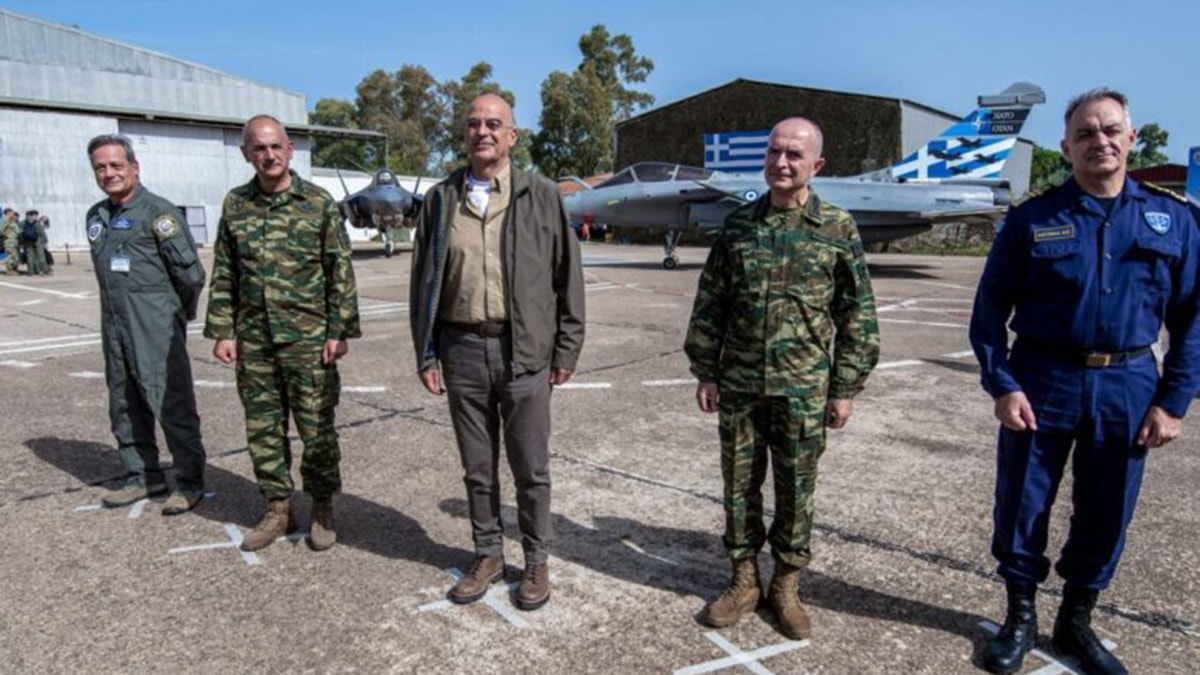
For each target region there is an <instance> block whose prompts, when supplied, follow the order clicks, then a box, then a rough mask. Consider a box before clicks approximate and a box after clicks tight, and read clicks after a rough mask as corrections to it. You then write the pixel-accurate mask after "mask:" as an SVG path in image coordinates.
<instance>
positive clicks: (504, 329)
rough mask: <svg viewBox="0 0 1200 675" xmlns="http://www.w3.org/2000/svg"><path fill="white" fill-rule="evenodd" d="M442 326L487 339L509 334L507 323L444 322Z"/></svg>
mask: <svg viewBox="0 0 1200 675" xmlns="http://www.w3.org/2000/svg"><path fill="white" fill-rule="evenodd" d="M442 325H443V326H449V327H450V328H453V329H454V330H461V331H462V332H464V333H474V334H475V335H478V336H479V337H485V338H497V337H500V336H502V335H505V334H507V333H508V322H507V321H484V322H483V323H459V322H457V321H443V322H442Z"/></svg>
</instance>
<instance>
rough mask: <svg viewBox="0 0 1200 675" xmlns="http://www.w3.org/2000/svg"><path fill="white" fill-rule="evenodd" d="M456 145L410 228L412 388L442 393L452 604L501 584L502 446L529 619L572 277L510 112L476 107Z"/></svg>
mask: <svg viewBox="0 0 1200 675" xmlns="http://www.w3.org/2000/svg"><path fill="white" fill-rule="evenodd" d="M464 132H465V134H466V142H467V151H468V154H469V161H470V166H469V167H467V168H465V169H460V170H458V171H456V172H454V173H453V174H451V176H450V177H449V178H447V179H446V180H444V181H442V182H441V183H439V184H437V185H436V186H434V187H433V189H432V190H430V192H429V193H428V194H427V195H426V196H425V201H424V202H423V204H422V207H421V212H420V214H419V215H418V216H417V221H418V222H417V233H416V245H415V247H414V249H413V256H414V257H413V266H412V283H411V284H410V292H411V297H410V302H409V313H410V324H411V326H412V331H413V344H414V346H415V348H416V352H417V370H418V372H419V374H420V378H421V383H422V384H424V386H425V388H426V389H428V390H429V391H430V392H431V393H434V394H438V395H441V394H443V393H449V403H450V417H451V420H452V422H453V423H454V432H455V436H456V437H457V439H458V449H459V456H460V459H461V460H462V465H463V472H464V474H465V477H464V481H465V482H466V485H467V507H468V510H469V512H470V517H471V531H472V535H473V538H474V540H475V562H474V564H473V565H472V566H471V568H470V571H469V572H468V573H467V574H466V575H465V576H464V577H463V578H462V579H460V580H459V582H458V583H457V584H455V586H454V588H452V589H451V590H450V593H449V597H450V600H452V601H454V602H458V603H468V602H474V601H476V600H479V599H480V598H482V597H483V596H484V595H486V594H487V591H488V587H489V586H490V585H491V584H492V582H494V581H498V580H500V579H501V578H502V577H503V575H504V555H503V536H504V533H503V528H502V526H501V523H500V481H499V472H498V470H497V467H498V466H499V452H500V444H501V441H503V443H504V446H505V448H506V450H507V457H508V463H509V466H510V467H511V469H512V472H513V477H514V479H515V481H516V487H517V511H518V524H519V526H520V529H521V547H522V549H523V550H524V552H525V572H524V574H522V576H521V584H520V587H519V588H518V590H517V596H516V603H517V607H519V608H521V609H525V610H534V609H537V608H539V607H541V606H542V605H544V604H546V601H547V600H549V598H550V581H549V571H548V568H547V565H546V561H547V556H548V551H549V544H550V539H551V536H552V533H551V527H550V391H551V387H552V386H554V385H560V384H564V383H566V382H567V380H569V379H570V378H571V374H572V372H574V370H575V364H576V361H577V360H578V359H579V352H580V350H581V349H582V348H583V322H584V314H583V303H584V300H583V270H582V267H581V265H580V260H579V244H578V242H577V241H576V240H575V235H574V233H573V232H572V231H571V228H570V225H569V224H568V222H567V215H566V209H565V208H564V207H563V204H562V200H561V199H560V198H559V196H558V188H557V186H556V185H555V184H554V183H552V182H550V181H549V180H546V179H544V178H540V177H538V176H534V175H532V174H528V173H525V172H524V171H521V170H520V169H517V168H516V167H514V166H512V164H511V162H510V161H509V151H510V150H511V148H512V146H513V144H514V143H516V140H517V129H516V123H515V121H514V119H513V114H512V108H511V107H510V106H509V104H508V102H507V101H505V100H504V99H503V98H500V97H499V96H496V95H494V94H487V95H484V96H481V97H479V98H477V99H475V101H473V102H472V103H471V107H470V108H469V109H468V112H467V126H466V129H464Z"/></svg>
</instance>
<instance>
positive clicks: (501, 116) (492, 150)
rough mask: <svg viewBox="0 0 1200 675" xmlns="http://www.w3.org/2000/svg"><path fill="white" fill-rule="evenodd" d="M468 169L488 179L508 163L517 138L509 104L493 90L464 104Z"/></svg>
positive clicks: (478, 176) (481, 177) (477, 175)
mask: <svg viewBox="0 0 1200 675" xmlns="http://www.w3.org/2000/svg"><path fill="white" fill-rule="evenodd" d="M465 139H466V142H467V155H468V157H469V159H470V162H471V173H472V174H474V176H475V177H476V178H480V179H490V178H493V177H494V176H496V175H497V174H498V173H500V172H501V171H503V170H504V169H505V167H507V166H508V161H509V160H508V155H509V151H510V150H511V149H512V146H513V145H515V144H516V142H517V127H516V120H515V119H514V118H513V111H512V106H511V105H509V104H508V101H505V100H504V99H503V98H501V97H500V96H497V95H496V94H484V95H483V96H480V97H479V98H477V99H475V100H474V101H471V105H470V107H469V108H467V128H466V129H465Z"/></svg>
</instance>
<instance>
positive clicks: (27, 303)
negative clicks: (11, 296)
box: [17, 298, 46, 307]
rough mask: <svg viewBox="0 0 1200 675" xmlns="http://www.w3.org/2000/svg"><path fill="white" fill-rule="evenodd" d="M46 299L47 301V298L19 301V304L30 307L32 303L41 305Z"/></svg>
mask: <svg viewBox="0 0 1200 675" xmlns="http://www.w3.org/2000/svg"><path fill="white" fill-rule="evenodd" d="M45 301H46V299H45V298H38V299H37V300H26V301H25V302H18V303H17V305H18V306H20V307H28V306H30V305H40V304H42V303H43V302H45Z"/></svg>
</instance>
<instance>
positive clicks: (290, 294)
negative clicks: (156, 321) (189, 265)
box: [204, 172, 361, 500]
mask: <svg viewBox="0 0 1200 675" xmlns="http://www.w3.org/2000/svg"><path fill="white" fill-rule="evenodd" d="M204 335H205V336H206V337H210V338H215V339H236V340H237V341H238V362H237V383H238V394H239V395H240V396H241V399H242V405H243V406H244V407H245V412H246V440H247V444H248V445H249V450H250V458H251V460H252V461H253V463H254V473H255V476H256V477H257V478H258V483H259V487H260V488H261V489H262V492H263V495H264V496H265V497H266V498H267V499H268V500H275V499H284V498H287V497H290V496H291V494H292V490H293V483H292V477H291V465H292V457H291V448H290V447H289V444H288V439H287V427H288V413H289V412H291V413H292V416H293V418H294V419H295V421H296V429H297V431H298V432H299V434H300V439H301V440H302V441H303V443H304V455H303V458H302V461H301V466H300V474H301V476H302V477H303V479H304V491H305V492H307V493H308V494H310V495H311V496H312V497H313V498H314V499H317V500H327V499H329V498H330V497H332V496H333V494H334V493H335V492H337V491H338V490H339V489H340V488H341V475H340V473H339V470H338V460H339V458H340V453H339V450H338V440H337V430H336V429H335V427H334V409H335V408H336V407H337V403H338V395H339V393H340V389H341V386H340V380H339V378H338V370H337V365H336V364H335V363H329V364H322V363H321V351H322V349H323V348H324V345H325V341H326V340H327V339H328V340H333V339H338V340H344V339H347V338H355V337H359V336H360V335H361V332H360V330H359V317H358V292H357V290H356V287H355V281H354V269H353V267H351V263H350V239H349V236H348V235H347V234H346V229H345V226H344V225H343V222H342V217H341V214H340V212H339V211H338V207H337V202H336V201H334V199H333V197H331V196H330V195H329V193H328V192H326V191H325V190H323V189H321V188H320V187H317V186H316V185H313V184H312V183H310V182H308V181H305V180H303V179H301V178H300V177H299V176H297V175H296V174H295V172H293V173H292V185H291V187H290V188H289V189H288V190H285V191H283V192H281V193H278V194H274V195H269V194H263V193H262V192H260V191H259V189H258V179H257V178H255V179H252V180H251V181H250V182H249V183H247V184H246V185H242V186H240V187H237V188H234V189H233V190H231V191H230V192H229V194H228V195H226V197H225V203H224V205H223V207H222V212H221V221H220V224H219V225H218V231H217V241H216V245H215V253H214V258H213V275H212V286H211V288H210V291H209V301H208V321H207V324H206V325H205V327H204Z"/></svg>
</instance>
